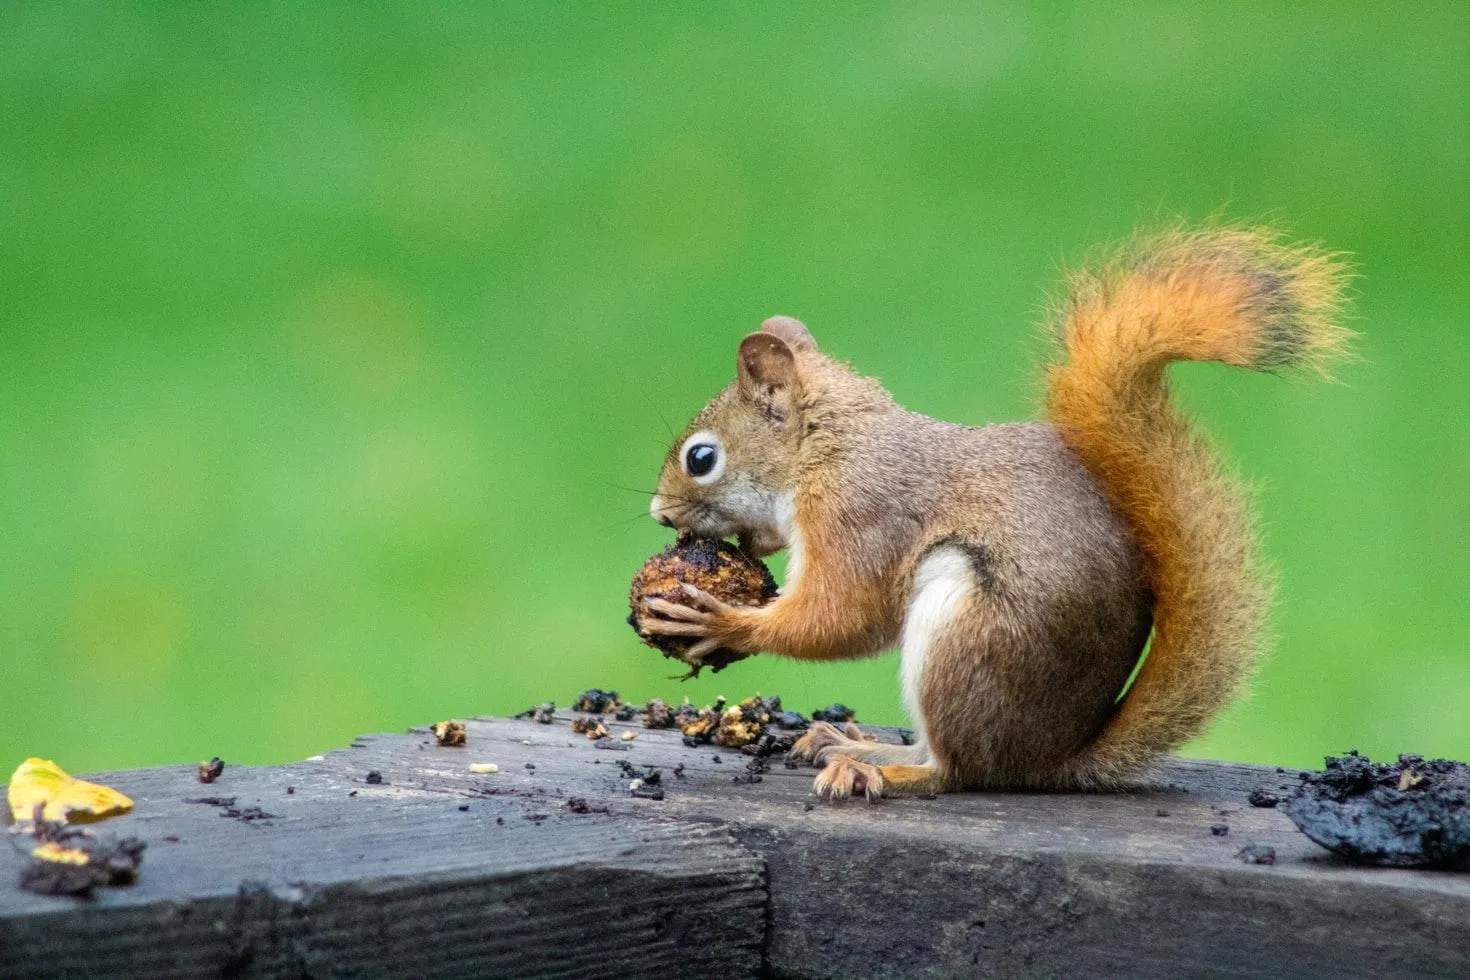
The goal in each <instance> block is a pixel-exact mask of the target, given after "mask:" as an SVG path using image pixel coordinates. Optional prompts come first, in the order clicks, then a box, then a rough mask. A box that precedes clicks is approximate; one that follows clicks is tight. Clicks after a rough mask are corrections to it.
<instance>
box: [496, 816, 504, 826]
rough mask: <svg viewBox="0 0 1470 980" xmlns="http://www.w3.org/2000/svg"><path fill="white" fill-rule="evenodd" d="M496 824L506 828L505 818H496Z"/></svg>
mask: <svg viewBox="0 0 1470 980" xmlns="http://www.w3.org/2000/svg"><path fill="white" fill-rule="evenodd" d="M495 822H496V824H498V825H499V826H501V827H504V826H505V818H504V817H496V818H495Z"/></svg>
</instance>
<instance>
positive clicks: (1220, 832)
mask: <svg viewBox="0 0 1470 980" xmlns="http://www.w3.org/2000/svg"><path fill="white" fill-rule="evenodd" d="M1210 833H1212V834H1214V835H1215V836H1216V837H1224V836H1225V835H1226V834H1228V833H1230V828H1229V827H1228V826H1226V825H1225V824H1223V823H1217V824H1215V825H1214V826H1213V827H1211V828H1210Z"/></svg>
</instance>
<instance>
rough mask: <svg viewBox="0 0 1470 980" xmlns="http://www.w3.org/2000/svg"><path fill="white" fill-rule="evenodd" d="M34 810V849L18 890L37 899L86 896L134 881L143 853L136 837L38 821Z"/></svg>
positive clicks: (140, 843)
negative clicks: (106, 887)
mask: <svg viewBox="0 0 1470 980" xmlns="http://www.w3.org/2000/svg"><path fill="white" fill-rule="evenodd" d="M42 809H43V808H42V807H39V806H38V807H37V808H36V819H35V821H34V830H33V831H32V834H33V836H34V839H35V841H36V848H35V850H34V851H33V852H32V856H31V863H30V864H28V865H26V867H25V869H24V870H23V871H22V872H21V875H20V887H22V888H24V889H25V890H26V891H30V892H35V893H36V894H38V895H77V896H82V897H86V896H90V895H91V894H92V892H93V890H94V889H96V888H97V887H99V886H101V885H130V884H132V883H133V882H134V881H135V880H137V877H138V868H139V866H140V865H141V864H142V862H143V850H144V849H145V848H146V847H147V846H148V845H146V844H144V843H143V842H142V841H140V840H139V839H138V838H136V837H123V838H120V839H119V838H115V837H112V836H110V835H99V834H95V833H93V832H92V831H89V830H83V829H81V828H79V827H71V826H68V825H67V824H65V823H63V822H61V821H53V820H44V819H42V818H41V811H42Z"/></svg>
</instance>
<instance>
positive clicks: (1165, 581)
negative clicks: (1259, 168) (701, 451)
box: [643, 229, 1342, 796]
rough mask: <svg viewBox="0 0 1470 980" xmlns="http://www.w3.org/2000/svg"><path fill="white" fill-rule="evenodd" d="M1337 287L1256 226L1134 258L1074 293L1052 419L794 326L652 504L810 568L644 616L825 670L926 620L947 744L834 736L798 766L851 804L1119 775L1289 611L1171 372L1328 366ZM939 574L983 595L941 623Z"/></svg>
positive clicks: (814, 737)
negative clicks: (896, 745)
mask: <svg viewBox="0 0 1470 980" xmlns="http://www.w3.org/2000/svg"><path fill="white" fill-rule="evenodd" d="M1339 283H1340V273H1339V272H1338V269H1337V266H1336V265H1334V264H1333V263H1332V261H1331V260H1330V259H1328V258H1326V257H1323V256H1320V255H1317V254H1315V253H1310V252H1305V251H1300V250H1291V249H1286V248H1283V247H1281V246H1278V245H1275V244H1273V242H1272V240H1271V239H1270V237H1269V236H1267V235H1264V234H1262V233H1258V232H1244V231H1237V230H1232V229H1224V230H1215V231H1206V232H1193V233H1183V232H1175V233H1169V234H1166V235H1163V236H1157V237H1155V238H1152V239H1148V240H1144V241H1142V242H1140V243H1138V244H1136V245H1134V246H1131V247H1130V248H1128V249H1125V250H1123V251H1122V252H1120V253H1119V255H1118V256H1117V257H1116V258H1115V259H1114V260H1113V261H1112V262H1111V263H1109V264H1108V265H1106V266H1105V267H1104V269H1103V271H1102V272H1101V273H1099V274H1096V275H1091V276H1084V277H1079V278H1078V279H1077V280H1075V281H1074V284H1073V289H1072V292H1071V295H1070V297H1069V299H1068V300H1067V302H1066V304H1065V306H1064V310H1063V313H1062V316H1061V320H1062V323H1061V337H1062V343H1063V346H1064V348H1065V351H1066V355H1067V359H1066V360H1065V361H1064V362H1062V363H1061V364H1059V365H1058V366H1057V367H1056V368H1055V369H1053V371H1052V374H1051V377H1050V386H1049V399H1048V406H1049V409H1050V413H1051V415H1052V418H1053V419H1054V420H1055V423H1056V424H1055V427H1053V426H1050V425H1046V424H1044V423H1020V424H1010V425H996V426H988V427H985V428H978V429H975V428H966V427H962V426H956V425H950V424H947V423H943V422H938V421H935V420H933V419H929V418H925V417H924V416H920V415H916V414H914V413H911V412H907V411H905V410H904V409H903V408H901V407H900V406H898V405H896V404H895V403H894V402H893V401H892V399H891V398H890V397H889V396H888V395H887V393H886V392H884V391H883V389H882V388H881V387H880V386H879V385H878V384H877V382H875V381H873V380H871V379H868V378H863V377H861V376H859V375H857V374H855V373H853V372H852V371H851V370H849V369H848V368H847V367H845V366H844V365H841V364H839V363H838V362H836V361H833V360H832V359H830V358H828V357H826V356H824V355H823V354H821V353H820V352H819V351H818V350H817V348H816V344H815V342H813V341H812V340H811V337H810V335H809V334H808V333H807V332H806V330H805V328H804V327H802V326H801V325H800V324H799V323H796V321H793V320H789V319H787V318H777V319H775V320H772V321H768V322H767V324H766V325H765V327H764V329H763V330H762V331H761V333H759V334H754V335H752V336H751V337H748V338H746V340H745V341H744V342H743V343H742V345H741V355H740V358H739V362H738V367H739V370H738V374H737V380H736V382H735V383H734V384H732V385H731V386H730V387H729V388H727V389H726V390H725V391H723V392H721V393H720V395H718V396H717V397H716V398H715V399H714V400H713V401H712V402H711V403H710V405H709V406H708V407H706V409H705V410H704V411H703V412H701V413H700V415H699V416H697V417H696V418H695V419H694V421H693V422H691V423H690V426H689V428H688V430H687V431H686V433H685V437H684V438H681V439H680V441H679V443H677V444H676V445H675V447H674V449H673V450H672V451H671V452H670V455H669V458H668V459H667V460H666V462H665V466H664V472H663V475H662V477H661V480H660V486H659V494H658V496H657V497H656V498H655V500H654V502H653V511H654V514H655V516H658V517H660V519H662V520H664V521H665V522H666V523H672V524H674V525H676V526H678V527H681V528H687V529H691V530H695V531H698V532H699V533H704V534H717V535H728V534H738V535H740V536H741V538H742V540H744V541H746V542H747V543H748V544H749V545H750V546H751V547H752V548H753V550H756V551H757V552H760V553H765V552H768V551H771V550H775V549H776V548H778V547H782V546H791V547H792V548H793V550H794V555H793V569H794V570H796V571H797V574H796V579H795V582H794V584H793V583H788V588H787V590H786V591H785V592H784V593H783V595H782V596H781V597H780V598H778V599H777V600H776V601H774V602H772V603H771V604H769V605H767V606H764V607H761V608H759V609H736V608H731V607H728V606H722V605H721V604H719V603H717V602H714V601H713V600H710V599H708V597H701V598H700V599H699V600H698V601H696V602H695V603H694V604H695V605H697V606H699V607H700V611H698V612H693V611H691V612H690V613H689V614H688V615H687V616H684V617H682V620H683V621H681V622H679V623H677V624H666V625H664V626H663V627H660V625H659V621H657V620H655V619H651V618H650V619H646V620H644V621H643V626H644V627H645V628H649V629H653V630H654V631H657V630H658V629H660V628H663V629H666V630H669V631H675V630H677V631H679V632H680V634H681V635H697V636H700V637H704V638H705V642H706V643H708V644H709V645H710V648H714V647H715V646H726V647H731V648H734V649H740V650H748V651H756V650H769V651H772V652H775V653H780V654H784V655H787V656H792V657H797V658H801V659H811V660H828V659H838V658H850V657H858V656H865V655H869V654H873V653H877V652H879V651H881V650H883V649H885V648H887V647H889V646H891V645H893V644H894V643H895V642H897V641H898V639H899V638H900V635H901V634H902V633H903V631H904V629H905V624H906V620H910V621H911V625H912V629H913V630H919V631H920V633H917V634H914V635H912V636H906V637H905V640H906V642H908V641H909V640H913V641H915V642H916V643H919V645H920V647H922V649H923V650H927V657H926V658H924V659H922V660H920V659H918V658H917V656H915V659H914V660H913V661H912V662H913V663H917V664H921V669H918V670H916V671H915V676H917V678H918V683H917V685H916V687H915V689H914V690H913V692H912V696H913V697H914V698H915V700H916V703H915V705H914V707H915V709H916V714H917V717H916V719H915V720H916V722H918V724H919V727H920V730H921V733H922V734H923V735H924V738H925V741H924V743H923V744H922V745H921V746H920V747H918V748H917V749H916V750H914V751H912V752H903V753H897V754H894V753H889V752H885V751H883V750H881V749H874V748H871V747H869V746H866V745H864V744H863V743H861V742H860V741H855V740H853V739H851V738H850V737H848V736H844V735H841V734H836V733H835V732H826V731H825V730H822V729H814V730H813V731H812V732H811V733H809V734H808V736H807V737H805V738H803V739H802V740H801V741H800V742H799V743H798V747H797V754H798V755H799V756H803V757H805V758H808V759H810V760H812V761H815V762H819V763H821V762H825V763H826V765H827V766H828V769H827V770H826V771H824V773H823V775H822V777H820V778H819V780H818V788H819V790H820V791H822V792H825V793H828V794H829V795H836V796H842V795H848V794H849V793H851V792H853V791H854V788H855V787H859V788H860V787H867V791H868V792H870V793H871V792H873V787H874V786H875V785H876V786H877V787H878V789H879V791H887V792H903V791H915V792H921V791H939V790H953V789H961V788H977V787H1009V786H1024V787H1050V788H1065V787H1090V788H1100V787H1108V786H1117V785H1122V784H1123V783H1125V782H1126V781H1128V780H1129V779H1131V778H1133V777H1134V776H1136V775H1137V773H1138V772H1139V771H1140V769H1141V768H1142V767H1143V766H1145V765H1147V763H1148V762H1149V761H1150V760H1151V759H1153V758H1154V757H1155V756H1156V755H1157V754H1158V753H1159V752H1162V751H1166V750H1167V749H1169V748H1172V747H1173V746H1175V745H1177V744H1179V742H1181V741H1182V740H1184V739H1186V738H1188V737H1191V736H1192V735H1194V734H1197V733H1198V732H1199V730H1200V729H1201V727H1202V726H1203V724H1204V723H1205V721H1207V720H1208V718H1209V717H1210V716H1211V715H1212V714H1213V713H1214V712H1215V711H1216V710H1218V708H1219V707H1220V706H1221V705H1223V704H1224V703H1225V702H1226V701H1227V700H1228V699H1229V697H1230V695H1231V694H1232V693H1233V692H1234V690H1235V689H1236V688H1237V687H1238V685H1239V682H1240V679H1241V678H1242V677H1243V675H1244V674H1245V673H1246V671H1247V670H1248V669H1249V665H1250V663H1251V661H1252V658H1253V655H1254V650H1255V646H1256V634H1257V630H1258V625H1259V618H1260V610H1261V608H1262V604H1263V602H1264V599H1265V590H1264V588H1263V587H1262V585H1261V580H1260V577H1259V575H1257V574H1256V572H1255V571H1254V569H1253V567H1252V559H1251V547H1252V546H1251V540H1252V539H1251V534H1250V529H1249V522H1248V520H1247V519H1246V516H1245V512H1244V508H1243V506H1242V505H1241V503H1240V500H1239V494H1238V492H1237V491H1236V489H1235V487H1234V485H1233V484H1232V483H1231V482H1230V481H1229V480H1228V479H1226V478H1225V477H1224V476H1222V475H1221V473H1220V472H1219V469H1218V467H1217V466H1216V464H1215V463H1214V462H1213V460H1212V458H1211V457H1210V456H1209V455H1208V454H1207V453H1206V452H1205V451H1204V449H1203V447H1202V446H1201V444H1200V443H1199V441H1198V439H1197V438H1196V437H1195V436H1193V435H1192V434H1191V433H1190V431H1189V430H1188V429H1187V427H1186V426H1185V425H1184V424H1183V423H1182V422H1181V421H1179V420H1178V419H1177V418H1176V416H1175V415H1174V414H1173V413H1172V411H1171V409H1170V407H1169V402H1168V395H1167V391H1166V389H1165V388H1164V386H1163V382H1162V370H1163V367H1164V365H1165V364H1166V363H1168V362H1169V361H1170V360H1177V359H1181V358H1194V359H1215V360H1223V361H1226V362H1228V363H1233V364H1239V365H1242V366H1255V367H1263V368H1264V367H1278V366H1284V365H1288V364H1295V363H1314V361H1315V360H1316V359H1318V358H1319V356H1320V355H1322V354H1324V353H1327V352H1330V351H1331V350H1333V349H1335V347H1336V345H1337V343H1338V342H1339V340H1340V338H1341V336H1342V333H1341V331H1340V330H1339V329H1338V328H1336V327H1334V326H1333V325H1332V323H1331V319H1330V318H1331V314H1332V313H1333V302H1334V301H1335V297H1336V295H1337V289H1338V286H1339ZM697 432H709V433H713V434H714V437H715V438H718V439H719V440H720V442H721V443H722V445H723V449H724V451H725V453H726V463H725V465H726V469H725V471H724V474H723V475H722V476H721V477H720V478H719V479H717V480H714V481H713V482H707V483H704V484H701V483H700V482H699V481H697V480H695V479H693V478H691V477H690V476H689V475H688V474H686V473H684V472H683V470H682V468H681V462H680V459H679V455H678V454H679V451H680V447H681V446H682V445H683V443H684V441H685V438H688V437H689V436H691V435H692V434H693V433H697ZM936 582H937V583H939V585H940V586H944V587H950V586H953V587H955V588H960V586H962V591H961V592H957V593H954V594H955V595H957V596H958V598H957V599H956V600H955V601H954V602H953V603H952V604H951V605H945V606H942V608H943V609H946V610H950V614H949V615H948V617H947V618H942V619H937V620H935V621H934V622H933V623H930V622H929V621H928V620H926V619H925V615H926V612H925V610H930V609H931V605H932V604H930V599H929V597H930V596H931V592H930V590H932V589H934V588H936V585H935V583H936ZM916 583H917V584H916ZM946 583H948V585H946ZM956 583H959V584H956ZM932 594H933V595H940V594H947V593H943V592H942V589H941V591H938V592H933V593H932ZM932 608H933V609H939V608H941V606H932ZM935 615H938V614H937V613H936V614H935ZM1151 617H1152V622H1153V623H1154V625H1155V629H1156V634H1155V637H1154V642H1153V647H1152V651H1151V653H1150V655H1149V657H1148V658H1147V660H1146V662H1145V664H1144V666H1143V667H1142V669H1141V671H1140V673H1139V676H1138V678H1137V680H1136V681H1135V684H1134V686H1133V688H1132V689H1131V691H1130V692H1129V694H1128V696H1127V698H1126V699H1124V701H1123V703H1122V706H1121V708H1118V707H1116V700H1117V697H1118V695H1119V692H1120V691H1121V690H1122V688H1123V685H1124V683H1125V682H1126V679H1127V677H1128V675H1129V673H1130V671H1131V670H1132V668H1133V667H1134V665H1135V664H1136V663H1137V660H1138V657H1139V654H1140V652H1141V650H1142V648H1143V645H1144V642H1145V640H1146V639H1147V637H1148V633H1149V626H1150V622H1151ZM905 656H906V657H907V656H909V653H908V652H906V654H905ZM905 669H906V670H907V667H906V668H905ZM865 759H866V760H871V762H879V763H892V764H887V765H881V766H879V767H876V768H875V767H874V766H873V765H871V764H870V762H868V761H863V760H865ZM920 760H926V761H920ZM900 763H901V764H900ZM895 764H896V765H895ZM885 788H886V789H885Z"/></svg>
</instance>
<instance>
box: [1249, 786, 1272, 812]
mask: <svg viewBox="0 0 1470 980" xmlns="http://www.w3.org/2000/svg"><path fill="white" fill-rule="evenodd" d="M1246 801H1247V802H1248V803H1250V805H1251V806H1258V807H1262V808H1269V807H1273V806H1275V805H1276V804H1278V803H1280V802H1281V797H1279V796H1277V795H1276V794H1275V793H1272V792H1269V791H1268V790H1264V789H1253V790H1251V795H1250V796H1248V797H1246Z"/></svg>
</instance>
